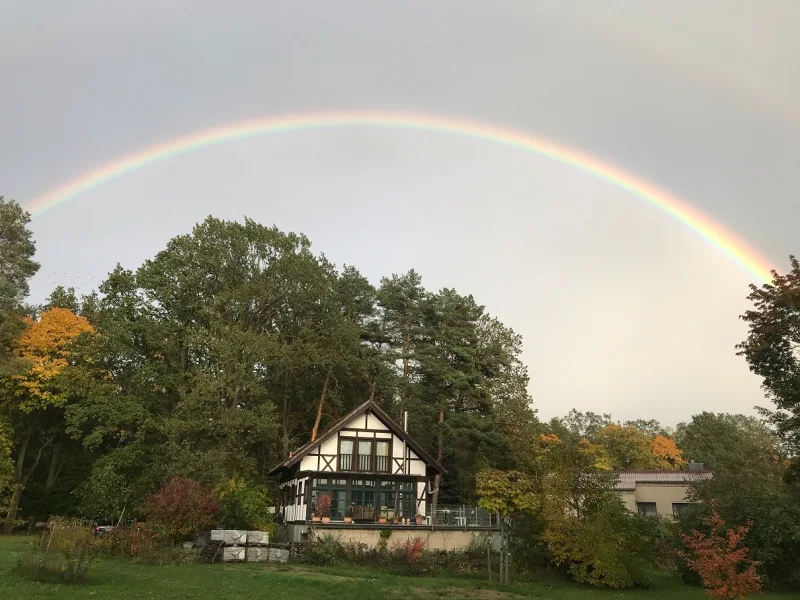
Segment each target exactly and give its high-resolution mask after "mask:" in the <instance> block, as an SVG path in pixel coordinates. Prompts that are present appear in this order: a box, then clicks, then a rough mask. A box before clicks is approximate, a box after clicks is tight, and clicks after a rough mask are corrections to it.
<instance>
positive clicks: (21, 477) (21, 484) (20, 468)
mask: <svg viewBox="0 0 800 600" xmlns="http://www.w3.org/2000/svg"><path fill="white" fill-rule="evenodd" d="M37 420H38V419H36V420H34V422H33V423H32V424H31V425H30V427H29V428H28V433H27V434H26V435H25V439H24V440H23V442H22V446H20V449H19V454H17V463H16V465H15V467H14V486H13V489H14V493H13V494H12V495H11V504H9V506H8V512H7V513H6V524H5V527H3V533H5V534H6V535H7V534H9V533H11V529H12V528H13V527H14V521H15V520H16V518H17V510H19V500H20V498H21V497H22V490H24V489H25V484H27V483H28V478H29V477H30V476H31V473H33V471H34V470H35V469H36V466H37V465H38V464H39V460H40V459H41V458H42V452H43V451H44V449H45V448H46V447H47V446H48V444H50V442H52V441H53V438H50V439H49V440H48V441H46V442H45V443H44V444H42V445H41V446H40V447H39V449H38V450H37V451H36V457H35V458H34V459H33V464H31V466H30V468H29V469H28V472H27V473H25V470H24V466H25V455H26V454H27V453H28V444H29V443H30V441H31V438H32V437H33V430H34V428H35V427H36V423H37Z"/></svg>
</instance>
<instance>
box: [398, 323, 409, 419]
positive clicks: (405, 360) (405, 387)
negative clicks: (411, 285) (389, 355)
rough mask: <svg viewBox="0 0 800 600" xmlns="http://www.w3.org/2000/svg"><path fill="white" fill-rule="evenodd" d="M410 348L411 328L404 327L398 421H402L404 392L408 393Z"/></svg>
mask: <svg viewBox="0 0 800 600" xmlns="http://www.w3.org/2000/svg"><path fill="white" fill-rule="evenodd" d="M409 346H411V327H410V325H406V334H405V337H404V338H403V380H402V384H401V386H400V388H401V391H400V407H399V417H398V418H399V420H400V421H401V422H402V420H403V408H404V407H405V404H406V397H405V396H406V392H407V391H408V348H409Z"/></svg>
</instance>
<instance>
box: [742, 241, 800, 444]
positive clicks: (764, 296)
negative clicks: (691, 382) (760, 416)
mask: <svg viewBox="0 0 800 600" xmlns="http://www.w3.org/2000/svg"><path fill="white" fill-rule="evenodd" d="M790 263H791V267H792V268H791V270H790V271H789V273H787V274H786V275H781V274H779V273H777V272H776V271H773V273H772V283H771V284H765V285H763V286H761V287H757V286H755V285H751V286H750V290H751V293H750V295H749V296H748V299H749V300H750V301H751V302H752V303H753V308H752V309H751V310H748V311H746V312H745V313H744V315H742V317H741V318H742V320H744V321H745V322H746V323H747V325H748V327H749V332H748V336H747V339H746V340H745V341H744V342H742V343H741V344H739V345H738V346H737V348H738V349H739V352H738V354H739V355H740V356H744V357H745V359H746V360H747V363H748V364H749V365H750V370H751V371H753V372H754V373H756V374H757V375H759V376H761V377H762V379H763V388H764V390H765V391H766V392H767V396H768V397H769V398H771V399H772V401H773V402H774V403H775V406H776V407H777V410H776V411H769V410H767V409H762V412H763V413H764V414H766V415H767V416H769V418H770V419H771V420H772V422H773V423H774V424H775V425H777V427H778V429H779V431H780V432H781V433H783V434H784V435H786V436H788V437H789V438H790V439H791V440H792V442H793V445H794V446H795V447H796V448H797V447H800V261H798V260H797V259H796V258H795V257H794V256H791V257H790Z"/></svg>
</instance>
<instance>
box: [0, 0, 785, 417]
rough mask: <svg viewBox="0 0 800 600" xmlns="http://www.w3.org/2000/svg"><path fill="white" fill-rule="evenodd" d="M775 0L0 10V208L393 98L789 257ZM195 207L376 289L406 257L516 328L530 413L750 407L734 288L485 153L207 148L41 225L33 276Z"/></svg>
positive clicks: (290, 137) (391, 143) (326, 139)
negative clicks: (511, 133)
mask: <svg viewBox="0 0 800 600" xmlns="http://www.w3.org/2000/svg"><path fill="white" fill-rule="evenodd" d="M798 22H800V2H796V1H795V0H784V1H781V0H769V1H765V0H752V1H741V0H739V1H737V0H713V1H712V0H704V1H703V2H696V1H694V0H679V1H677V2H676V1H673V2H662V1H660V0H659V1H642V0H640V1H638V2H630V1H628V0H617V1H612V0H607V1H606V0H593V1H579V0H574V1H571V2H563V1H561V0H550V1H548V2H544V1H533V0H519V1H516V2H510V1H498V0H491V1H489V0H484V1H483V2H475V1H466V0H457V1H456V0H454V1H450V2H445V1H433V2H431V1H430V0H427V1H425V2H422V1H409V0H406V1H403V2H391V3H390V2H376V1H375V0H365V1H363V2H353V1H345V0H339V1H337V2H330V1H322V0H320V1H311V0H306V1H304V2H298V1H296V0H292V1H285V2H276V1H271V0H251V1H243V0H227V1H226V2H210V1H200V0H183V1H167V0H159V1H148V2H145V1H138V2H121V1H108V0H70V1H69V2H44V1H41V0H26V1H25V2H20V1H17V0H0V82H2V83H1V87H0V195H5V196H6V197H10V198H14V199H16V200H18V201H19V202H21V203H22V204H23V205H24V204H26V203H27V202H32V201H33V200H34V199H35V198H36V197H37V196H39V195H41V194H43V193H44V192H46V191H47V190H49V189H50V188H52V187H54V186H57V185H59V184H62V183H64V182H65V181H66V180H68V179H70V178H72V177H74V176H76V175H78V174H80V173H82V172H84V171H86V170H88V169H92V168H95V167H97V166H99V165H101V164H103V163H105V162H108V161H109V160H112V159H114V158H116V157H119V156H121V155H124V154H126V153H128V152H133V151H136V150H140V149H142V148H144V147H146V146H148V145H151V144H153V143H157V142H159V141H163V140H166V139H169V138H171V137H174V136H176V135H181V134H187V133H190V132H192V131H196V130H201V129H207V128H209V127H213V126H216V125H221V124H225V123H229V122H235V121H239V120H242V119H247V118H255V117H265V116H270V115H279V114H283V113H288V112H296V111H308V110H320V111H324V110H330V109H359V108H362V109H394V110H402V111H409V112H415V111H416V112H424V113H434V114H438V115H444V116H451V117H458V118H463V119H468V120H477V121H481V122H488V123H493V124H496V125H500V126H503V127H506V128H511V129H515V130H518V131H520V132H527V133H530V134H534V135H541V136H545V137H548V138H551V139H555V140H557V141H559V142H560V143H563V144H566V145H569V146H573V147H575V148H579V149H581V150H583V151H585V152H587V153H589V154H591V155H593V156H596V157H598V158H600V159H602V160H604V161H607V162H611V163H613V164H616V165H617V166H619V167H621V168H623V169H625V170H626V171H629V172H631V173H634V174H636V175H637V176H639V177H641V178H643V179H646V180H648V181H650V182H652V183H654V184H656V185H658V186H660V187H662V188H664V189H667V190H669V191H671V192H672V193H673V194H675V195H676V196H678V197H680V198H683V199H684V200H685V201H686V202H688V203H690V204H691V205H693V206H695V207H696V208H698V209H700V210H702V211H704V212H705V213H706V214H707V215H709V216H710V217H712V218H713V219H714V220H716V221H718V222H719V223H720V224H722V225H724V226H725V227H728V228H730V229H731V230H732V231H733V232H735V233H736V234H737V235H738V236H739V237H741V238H743V239H745V240H747V241H748V242H749V243H750V244H751V245H752V246H754V247H755V248H757V249H758V250H759V251H760V252H761V253H762V255H764V256H765V257H767V258H768V259H769V260H770V261H771V262H772V264H774V265H775V266H777V267H778V268H779V269H783V270H785V269H786V268H787V265H788V255H789V254H790V253H791V252H800V247H798V245H797V242H798V239H797V231H798V226H800V196H799V195H798V187H800V169H798V165H800V104H798V103H797V98H798V97H800V37H798V36H797V34H796V24H797V23H798ZM209 214H213V215H215V216H218V217H221V218H227V219H242V218H243V217H244V216H245V215H247V216H249V217H252V218H254V219H256V220H258V221H261V222H263V223H267V224H272V223H275V224H276V225H278V226H279V227H280V228H282V229H284V230H293V231H301V232H304V233H306V234H307V235H308V236H309V237H310V238H311V240H312V242H313V244H314V248H315V249H316V250H317V251H319V252H324V253H325V254H326V255H327V256H328V257H329V258H330V259H331V260H333V261H334V262H336V263H337V264H339V265H341V264H342V263H347V264H354V265H356V266H357V267H358V268H359V269H361V270H362V272H363V273H364V274H366V275H367V276H368V277H370V279H371V280H372V281H373V282H374V283H378V281H379V279H380V277H381V276H384V275H389V274H391V273H393V272H395V273H399V272H404V271H407V270H408V269H410V268H415V269H417V270H418V271H419V272H420V273H421V274H422V276H423V283H424V284H425V285H426V286H427V287H428V288H429V289H432V290H435V289H438V288H440V287H443V286H448V287H455V288H457V289H458V290H459V291H460V292H462V293H472V294H473V295H474V296H475V297H476V299H477V300H478V301H479V302H481V303H483V304H485V305H486V306H487V308H488V310H489V311H490V312H491V313H492V314H494V315H496V316H498V317H499V318H501V319H502V320H503V321H504V322H505V323H506V324H507V325H509V326H511V327H513V328H514V329H515V330H516V331H518V332H520V333H521V334H522V335H523V336H524V341H525V353H524V359H525V361H526V363H527V365H528V367H529V369H530V374H531V393H532V395H533V397H534V401H535V404H536V407H537V408H538V410H539V412H540V414H541V416H543V417H551V416H554V415H556V414H563V413H565V412H567V410H568V409H569V408H571V407H576V408H579V409H581V410H593V411H597V412H610V413H612V415H613V416H614V417H615V418H618V419H620V420H624V419H629V418H638V417H641V418H658V419H660V420H662V421H663V422H664V423H667V424H673V425H674V424H675V423H677V422H679V421H682V420H686V419H688V418H690V416H691V415H692V414H694V413H696V412H699V411H701V410H713V411H726V412H747V413H750V412H752V407H753V406H754V405H756V404H764V402H765V401H764V398H763V394H762V392H761V390H760V387H759V384H760V382H759V380H758V379H757V378H756V377H755V376H754V375H751V374H750V373H749V371H748V369H747V365H746V363H745V362H744V360H743V359H742V358H740V357H737V356H736V355H735V349H734V345H735V344H736V343H737V342H739V341H741V340H742V339H743V338H744V336H745V334H746V330H745V328H744V327H743V323H742V322H741V321H739V320H738V315H739V314H741V313H742V312H743V310H744V309H745V308H747V305H748V304H747V301H746V295H747V293H748V289H747V286H748V284H749V283H751V276H749V275H748V274H747V273H745V272H743V271H742V270H741V268H740V267H738V266H737V265H735V264H733V263H732V262H731V261H730V260H729V259H727V258H726V257H724V256H722V255H721V254H720V253H719V252H718V251H717V250H715V249H714V248H712V247H711V246H709V245H708V244H706V243H705V242H703V241H702V240H701V239H699V238H698V237H697V236H696V234H694V233H692V232H691V231H688V230H687V229H686V228H685V227H684V226H683V225H681V224H680V223H678V222H677V221H674V220H672V219H670V218H668V217H666V216H665V215H664V214H663V213H661V212H659V211H657V210H656V209H655V208H653V207H652V206H650V205H648V204H646V203H644V202H643V201H641V200H639V199H637V198H636V197H634V196H632V195H631V194H630V193H628V192H626V191H624V190H622V189H619V188H617V187H614V186H612V185H611V184H609V183H607V182H603V181H599V180H597V179H594V178H592V177H591V176H588V175H586V174H585V173H583V172H581V171H579V170H576V169H574V168H571V167H567V166H564V165H560V164H557V163H554V162H552V161H550V160H548V159H546V158H543V157H539V156H535V155H532V154H528V153H524V152H521V151H519V150H513V149H509V148H504V147H500V146H497V145H494V144H491V143H488V142H483V141H475V140H466V139H464V138H458V137H454V136H448V135H444V134H436V133H420V132H412V131H407V130H386V129H382V130H375V129H363V128H349V129H337V130H329V131H314V130H312V131H304V132H297V133H290V134H280V135H274V136H264V137H260V138H257V139H251V140H248V141H241V142H236V143H231V144H226V145H221V146H217V147H213V148H209V149H205V150H201V151H197V152H194V153H191V154H187V155H184V156H181V157H177V158H173V159H170V160H166V161H162V162H160V163H157V164H155V165H153V166H150V167H147V168H144V169H141V170H139V171H136V172H135V173H132V174H129V175H127V176H125V177H122V178H119V179H117V180H115V181H113V182H110V183H108V184H105V185H102V186H100V187H98V188H96V189H94V190H92V191H90V192H87V193H85V194H83V195H81V196H79V197H78V198H76V199H75V200H73V201H71V202H69V203H68V204H64V205H62V206H60V207H58V208H56V209H54V210H51V211H49V212H47V213H45V214H43V215H41V216H38V217H36V218H34V220H33V222H32V225H31V227H32V229H33V231H34V234H35V236H36V240H37V244H38V251H37V258H38V260H39V261H40V262H41V264H42V268H41V272H40V274H39V275H38V276H37V277H36V278H35V279H34V281H33V285H32V300H34V301H41V300H42V299H44V298H45V297H46V296H47V294H48V293H49V291H50V290H51V289H52V288H53V287H54V286H55V285H58V284H62V285H67V286H68V285H74V286H76V287H78V289H79V290H81V291H84V292H88V291H90V290H91V289H92V288H93V287H95V286H96V285H97V284H98V282H99V281H100V280H101V279H102V278H103V277H104V276H105V274H106V273H107V272H108V271H109V270H110V269H112V268H113V266H114V264H115V263H116V262H121V263H122V264H123V266H125V267H128V268H136V267H137V266H138V265H139V264H141V262H142V261H143V260H144V259H146V258H148V257H151V256H152V255H154V254H155V253H156V252H158V251H159V250H160V249H161V248H163V247H164V245H165V243H166V241H167V240H168V239H169V238H170V237H172V236H174V235H177V234H181V233H185V232H188V231H189V230H190V229H191V227H192V225H193V224H194V223H195V222H197V221H199V220H202V219H203V218H204V217H205V216H207V215H209Z"/></svg>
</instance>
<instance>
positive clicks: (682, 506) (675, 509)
mask: <svg viewBox="0 0 800 600" xmlns="http://www.w3.org/2000/svg"><path fill="white" fill-rule="evenodd" d="M691 506H692V504H691V502H673V503H672V514H673V515H676V516H677V515H679V514H681V513H682V512H684V511H686V510H687V509H688V508H690V507H691Z"/></svg>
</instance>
